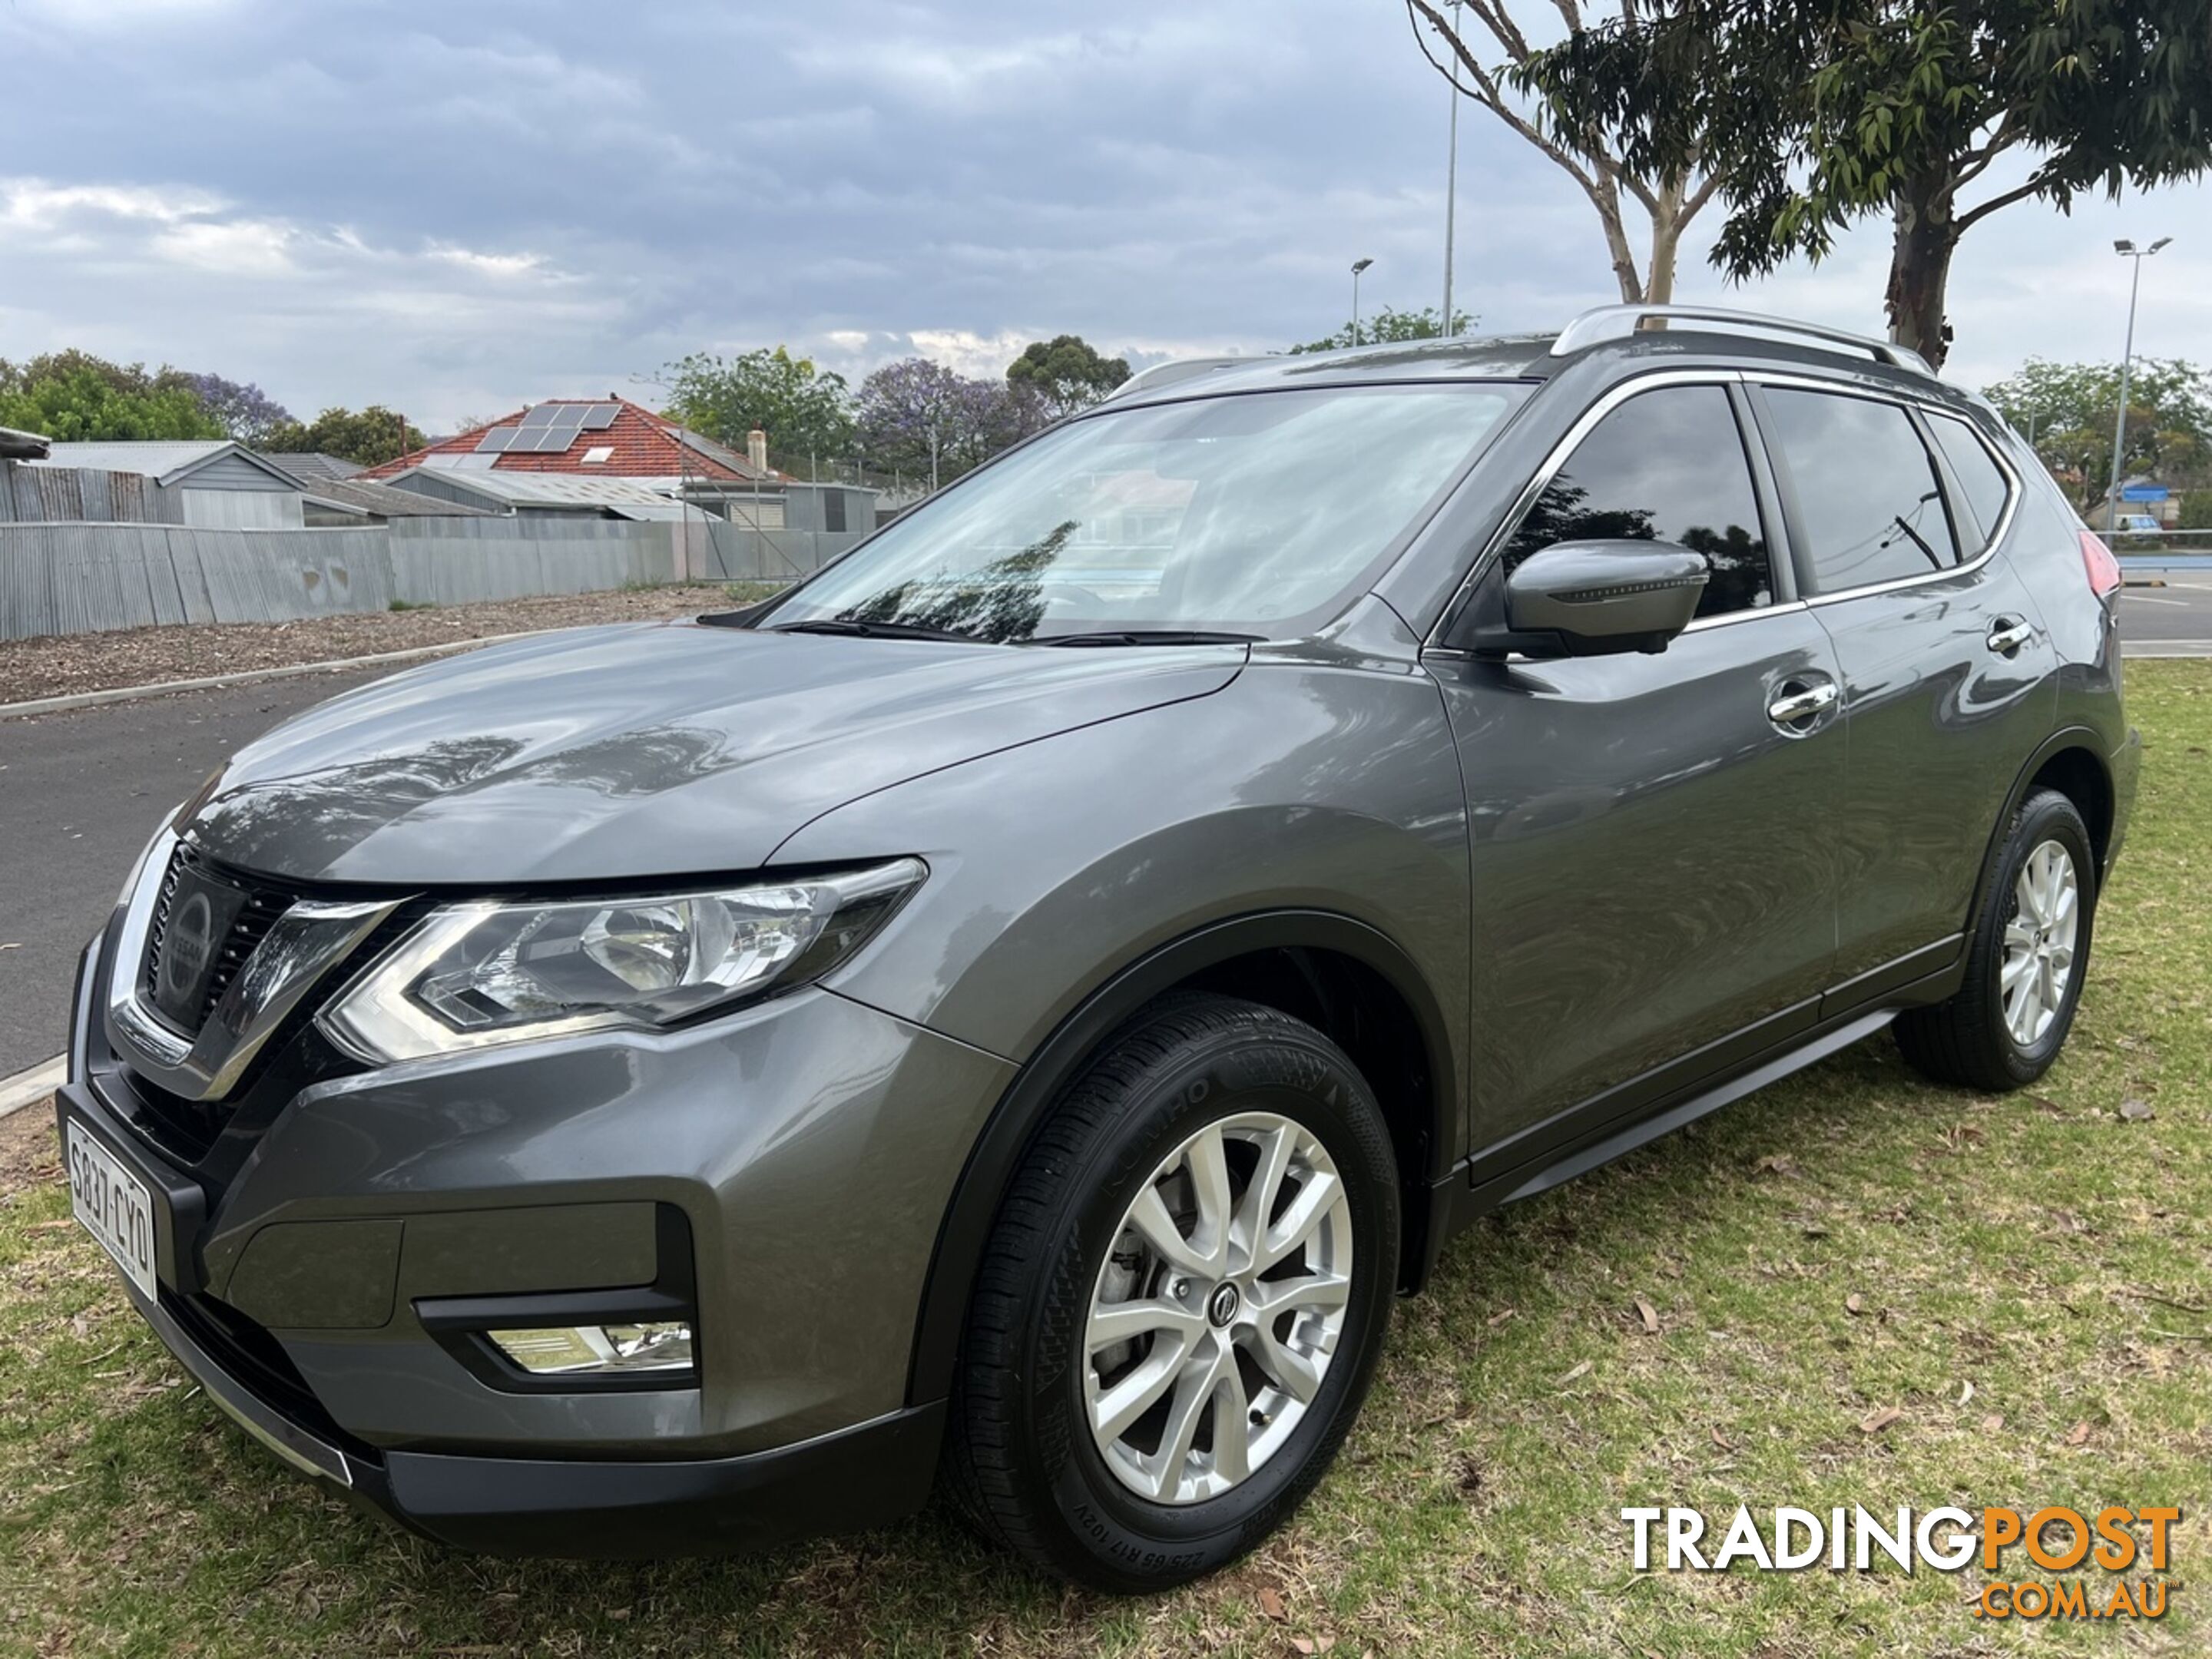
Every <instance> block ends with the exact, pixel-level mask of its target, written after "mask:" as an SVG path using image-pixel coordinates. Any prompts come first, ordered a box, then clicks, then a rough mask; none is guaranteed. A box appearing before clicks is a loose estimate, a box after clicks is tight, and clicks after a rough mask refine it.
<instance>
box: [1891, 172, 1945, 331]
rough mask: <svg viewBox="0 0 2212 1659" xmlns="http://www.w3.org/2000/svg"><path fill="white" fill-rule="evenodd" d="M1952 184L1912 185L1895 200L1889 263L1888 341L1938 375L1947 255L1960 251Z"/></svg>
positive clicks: (1941, 181) (1927, 181) (1919, 181)
mask: <svg viewBox="0 0 2212 1659" xmlns="http://www.w3.org/2000/svg"><path fill="white" fill-rule="evenodd" d="M1950 193H1951V183H1950V180H1948V179H1916V180H1914V181H1913V182H1912V183H1911V185H1907V186H1906V187H1905V189H1903V190H1901V191H1899V192H1898V195H1897V203H1896V218H1897V240H1896V242H1895V245H1894V246H1893V249H1892V251H1891V253H1890V258H1889V291H1888V294H1887V296H1886V303H1887V307H1888V309H1889V337H1890V338H1891V339H1892V340H1893V341H1895V342H1896V343H1898V344H1899V345H1901V346H1910V347H1911V349H1913V350H1915V351H1917V352H1918V353H1919V354H1920V355H1921V356H1923V357H1925V358H1926V359H1927V360H1928V366H1929V368H1935V369H1941V368H1942V367H1943V359H1944V357H1945V356H1947V355H1948V353H1949V351H1950V349H1951V331H1950V328H1949V325H1948V324H1946V323H1945V321H1944V320H1943V300H1944V294H1945V291H1946V289H1948V287H1949V285H1950V280H1951V254H1952V252H1953V250H1954V249H1955V248H1956V247H1957V246H1958V245H1959V232H1958V228H1957V227H1956V226H1955V225H1954V223H1953V222H1952V219H1951V204H1950Z"/></svg>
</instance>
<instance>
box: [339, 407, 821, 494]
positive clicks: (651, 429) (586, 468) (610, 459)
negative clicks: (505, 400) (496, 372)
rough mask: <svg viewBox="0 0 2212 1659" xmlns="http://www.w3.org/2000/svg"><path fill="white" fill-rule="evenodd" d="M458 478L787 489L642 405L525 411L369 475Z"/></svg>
mask: <svg viewBox="0 0 2212 1659" xmlns="http://www.w3.org/2000/svg"><path fill="white" fill-rule="evenodd" d="M424 466H427V467H438V468H451V469H453V470H455V471H464V472H465V471H489V472H573V473H576V474H578V475H579V476H582V477H607V478H690V477H698V478H713V479H719V480H722V481H725V482H741V483H756V482H758V483H769V482H783V481H786V480H785V477H784V475H783V474H782V473H781V472H778V471H775V469H774V468H773V467H771V466H769V465H768V459H767V456H766V454H765V453H763V454H762V455H761V456H760V457H759V459H757V460H756V459H754V458H752V457H750V456H746V455H741V454H739V453H738V452H737V451H735V450H733V449H731V448H729V447H727V446H726V445H723V444H718V443H716V442H715V441H714V440H713V439H711V438H708V437H705V436H702V435H701V434H699V433H696V432H694V431H692V430H691V429H690V428H688V427H686V426H684V425H682V424H681V423H680V422H676V421H671V420H670V419H669V418H668V417H667V416H665V415H657V414H655V413H654V412H653V410H649V409H647V408H646V407H645V406H644V405H643V404H634V403H632V402H631V401H630V400H629V398H618V397H616V396H614V395H613V394H612V393H609V394H608V395H607V396H606V397H604V398H548V399H547V400H546V401H545V402H544V403H542V404H526V405H525V406H524V407H522V408H521V409H519V410H515V411H514V413H513V414H512V415H506V416H501V418H499V419H498V420H496V421H488V422H485V423H484V424H483V425H482V426H476V427H471V428H469V429H468V430H467V431H466V432H462V433H458V434H456V435H454V436H453V437H450V438H441V439H439V440H437V441H435V442H434V443H432V444H430V445H428V447H425V448H422V449H418V450H416V451H414V452H413V453H411V454H406V455H402V456H400V457H399V458H398V459H397V460H391V461H386V462H385V463H384V464H383V465H381V466H375V467H371V468H370V469H369V471H368V474H367V476H368V477H372V478H385V477H395V476H397V475H398V474H399V473H402V472H406V471H412V470H413V469H415V468H416V467H424Z"/></svg>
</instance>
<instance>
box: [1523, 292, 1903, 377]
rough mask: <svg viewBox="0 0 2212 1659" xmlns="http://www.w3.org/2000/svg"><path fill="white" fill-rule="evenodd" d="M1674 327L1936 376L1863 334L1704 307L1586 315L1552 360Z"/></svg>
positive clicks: (1570, 328) (1609, 309)
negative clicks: (1811, 347)
mask: <svg viewBox="0 0 2212 1659" xmlns="http://www.w3.org/2000/svg"><path fill="white" fill-rule="evenodd" d="M1674 322H1680V323H1705V324H1711V325H1714V331H1716V332H1717V333H1722V334H1734V333H1740V332H1753V331H1756V332H1759V333H1763V334H1796V335H1800V336H1802V337H1805V338H1807V339H1812V340H1822V341H1825V342H1826V343H1828V344H1830V345H1839V346H1848V347H1850V349H1852V350H1854V351H1864V352H1868V353H1869V354H1871V355H1872V356H1873V357H1874V360H1875V362H1881V363H1888V364H1890V365H1892V366H1893V367H1894V368H1904V369H1910V370H1911V371H1912V372H1913V373H1914V374H1925V375H1928V376H1929V378H1930V379H1933V378H1934V376H1935V374H1936V371H1935V370H1934V369H1932V368H1929V367H1928V360H1927V359H1926V358H1924V357H1923V356H1921V355H1920V354H1919V353H1918V352H1917V351H1915V350H1913V349H1911V347H1910V346H1901V345H1897V344H1894V343H1892V342H1890V341H1888V340H1877V339H1875V338H1873V337H1871V336H1869V335H1864V334H1848V333H1845V332H1844V331H1843V330H1842V329H1839V328H1824V327H1822V326H1821V325H1820V324H1818V323H1798V322H1792V321H1790V319H1788V318H1786V317H1762V316H1760V315H1759V313H1757V312H1755V311H1724V310H1721V309H1718V308H1717V307H1707V306H1599V307H1596V308H1595V310H1591V311H1585V312H1584V313H1583V314H1582V315H1581V316H1579V317H1577V318H1576V319H1574V321H1572V322H1571V323H1569V324H1568V325H1566V327H1565V328H1564V329H1562V330H1560V331H1559V338H1558V339H1556V340H1554V341H1553V342H1552V356H1554V357H1564V356H1566V355H1567V354H1568V353H1569V352H1572V351H1580V350H1582V349H1583V348H1584V347H1586V346H1593V345H1595V344H1596V343H1598V342H1599V341H1601V340H1619V339H1625V338H1626V337H1628V336H1629V335H1631V334H1635V333H1639V332H1642V331H1647V330H1656V329H1662V328H1664V327H1666V326H1667V325H1668V323H1674Z"/></svg>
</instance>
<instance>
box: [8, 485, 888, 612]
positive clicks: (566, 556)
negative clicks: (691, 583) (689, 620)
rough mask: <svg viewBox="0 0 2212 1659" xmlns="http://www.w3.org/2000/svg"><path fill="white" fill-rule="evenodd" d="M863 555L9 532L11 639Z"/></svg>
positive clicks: (650, 540) (340, 535)
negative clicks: (840, 555)
mask: <svg viewBox="0 0 2212 1659" xmlns="http://www.w3.org/2000/svg"><path fill="white" fill-rule="evenodd" d="M17 471H18V476H19V477H21V475H22V474H25V473H31V472H35V471H37V469H35V468H29V467H25V468H21V469H18V470H17ZM120 476H126V477H127V476H131V475H120ZM859 539H860V538H859V537H858V536H857V535H849V534H848V535H842V536H841V535H829V534H826V533H824V534H809V533H807V532H773V533H767V532H756V531H746V530H741V529H739V528H738V527H737V526H734V525H728V524H723V523H720V522H714V523H707V522H696V523H692V524H688V525H687V524H672V523H668V522H655V523H633V522H628V521H620V520H602V519H559V518H513V519H406V520H394V521H393V522H392V523H391V524H389V525H377V526H364V527H362V528H358V529H331V530H194V529H187V528H185V527H184V526H174V525H158V524H4V523H0V639H11V640H13V639H27V638H30V637H32V636H33V635H46V634H88V633H99V632H102V631H104V630H106V629H118V628H148V627H154V626H158V625H162V624H167V623H210V622H225V623H228V622H293V621H297V620H300V619H301V618H303V617H320V616H330V615H335V614H337V613H340V612H345V611H384V610H388V609H390V608H391V606H392V604H393V603H394V602H395V601H404V602H406V603H409V604H415V605H424V604H429V605H466V604H469V603H471V601H477V600H486V599H524V598H528V597H530V596H532V595H535V594H540V593H586V592H598V591H600V590H603V589H607V588H617V587H623V586H632V585H636V584H644V583H656V582H666V581H673V580H684V579H691V580H715V581H721V580H763V579H764V580H793V579H794V578H796V577H798V576H801V575H805V574H811V572H813V571H814V570H816V569H818V568H820V567H821V566H822V564H823V562H826V561H827V560H829V559H830V558H833V557H835V556H836V555H837V554H838V553H840V552H842V551H843V550H845V549H846V548H847V547H849V546H850V545H852V544H854V542H856V541H858V540H859Z"/></svg>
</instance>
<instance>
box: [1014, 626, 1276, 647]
mask: <svg viewBox="0 0 2212 1659" xmlns="http://www.w3.org/2000/svg"><path fill="white" fill-rule="evenodd" d="M1266 638H1267V635H1264V634H1223V633H1215V632H1212V631H1210V630H1207V629H1199V628H1112V629H1105V630H1104V631H1103V632H1100V633H1097V634H1047V635H1042V637H1040V638H1037V639H1033V640H1024V641H1022V643H1023V644H1024V645H1088V646H1112V645H1256V644H1258V643H1260V642H1261V641H1263V640H1265V639H1266Z"/></svg>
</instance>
